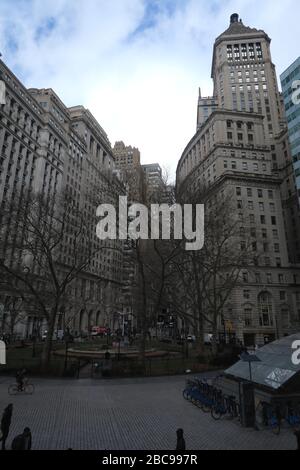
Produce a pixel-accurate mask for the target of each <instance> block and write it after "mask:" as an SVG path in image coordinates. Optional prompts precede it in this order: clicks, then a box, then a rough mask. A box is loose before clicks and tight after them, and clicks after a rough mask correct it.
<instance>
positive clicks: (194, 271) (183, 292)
mask: <svg viewBox="0 0 300 470" xmlns="http://www.w3.org/2000/svg"><path fill="white" fill-rule="evenodd" d="M207 195H208V191H207V188H205V190H203V191H201V192H200V191H199V192H198V193H194V194H192V195H190V196H189V195H188V199H187V200H188V201H189V202H190V203H194V204H196V203H197V204H199V203H204V204H205V208H206V210H205V243H204V247H203V249H202V250H200V251H194V252H186V251H185V250H182V251H181V253H180V255H179V256H178V258H177V259H176V260H174V261H173V266H174V267H175V270H174V277H173V280H172V283H173V289H172V286H170V287H171V288H170V291H171V292H172V295H171V297H170V303H171V304H172V306H173V308H174V310H175V311H177V313H178V315H180V316H181V317H182V318H183V319H184V320H185V322H186V323H187V324H189V325H191V326H192V328H193V330H194V332H195V334H196V336H197V338H198V344H199V347H200V349H202V348H203V343H204V331H205V326H206V325H208V326H209V329H210V331H211V332H212V333H213V351H214V353H216V340H217V336H218V324H219V320H220V318H222V316H223V312H224V308H225V306H226V304H227V303H228V300H229V298H230V296H231V294H232V292H233V290H234V289H235V288H236V287H237V286H238V285H239V283H240V282H241V280H242V279H241V278H242V273H243V271H244V270H251V269H253V266H255V263H256V262H257V260H258V257H259V253H258V247H257V239H256V240H255V241H254V240H253V239H252V237H251V232H250V226H249V222H248V220H246V217H244V219H243V220H241V219H240V215H239V214H238V213H237V211H236V208H235V206H234V204H233V202H232V201H233V198H232V194H231V193H230V192H229V193H228V194H227V195H224V194H222V195H216V196H215V197H214V198H213V200H210V202H209V199H208V197H207ZM187 200H185V201H184V202H185V203H186V202H187ZM183 299H184V300H183Z"/></svg>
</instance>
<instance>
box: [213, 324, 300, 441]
mask: <svg viewBox="0 0 300 470" xmlns="http://www.w3.org/2000/svg"><path fill="white" fill-rule="evenodd" d="M299 340H300V333H298V334H296V335H292V336H288V337H285V338H282V339H280V340H277V341H274V342H272V343H269V344H267V345H265V346H263V347H262V348H259V349H257V350H256V351H255V353H253V354H251V353H247V352H244V353H242V354H241V356H240V361H238V362H237V363H236V364H234V365H233V366H232V367H230V368H229V369H227V370H225V372H224V374H223V377H222V389H224V390H225V391H226V393H227V394H228V395H232V396H235V397H236V399H237V401H238V402H239V404H240V408H241V424H242V426H244V427H254V428H255V429H257V430H261V429H267V428H271V429H272V430H273V431H274V432H275V433H277V432H278V433H279V432H280V427H281V426H282V425H285V424H286V425H287V427H291V428H293V429H294V430H295V429H299V428H300V364H297V363H296V362H295V361H293V353H294V350H293V345H294V344H295V342H296V341H299Z"/></svg>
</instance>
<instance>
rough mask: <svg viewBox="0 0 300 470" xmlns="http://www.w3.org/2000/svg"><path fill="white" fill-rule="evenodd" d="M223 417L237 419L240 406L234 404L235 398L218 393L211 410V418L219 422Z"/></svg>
mask: <svg viewBox="0 0 300 470" xmlns="http://www.w3.org/2000/svg"><path fill="white" fill-rule="evenodd" d="M225 415H229V418H231V419H234V418H239V416H240V405H239V403H237V402H236V398H235V396H227V395H223V394H222V393H219V396H218V397H217V400H216V403H215V405H214V406H213V407H212V409H211V416H212V418H213V419H214V420H215V421H219V420H220V419H221V418H222V416H225Z"/></svg>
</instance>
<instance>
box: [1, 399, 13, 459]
mask: <svg viewBox="0 0 300 470" xmlns="http://www.w3.org/2000/svg"><path fill="white" fill-rule="evenodd" d="M12 412H13V405H12V404H11V403H10V404H9V405H8V406H7V407H6V408H5V410H4V412H3V415H2V419H1V438H0V441H1V442H2V450H5V443H6V440H7V437H8V434H9V428H10V423H11V417H12Z"/></svg>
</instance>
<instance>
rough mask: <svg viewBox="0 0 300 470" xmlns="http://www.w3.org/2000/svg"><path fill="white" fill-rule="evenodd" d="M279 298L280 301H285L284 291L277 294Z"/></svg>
mask: <svg viewBox="0 0 300 470" xmlns="http://www.w3.org/2000/svg"><path fill="white" fill-rule="evenodd" d="M279 298H280V300H286V292H285V291H284V290H281V291H280V292H279Z"/></svg>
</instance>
